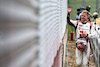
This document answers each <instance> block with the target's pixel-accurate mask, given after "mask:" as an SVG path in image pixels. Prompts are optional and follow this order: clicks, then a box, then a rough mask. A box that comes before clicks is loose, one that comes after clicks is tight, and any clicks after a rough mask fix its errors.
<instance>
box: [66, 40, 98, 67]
mask: <svg viewBox="0 0 100 67" xmlns="http://www.w3.org/2000/svg"><path fill="white" fill-rule="evenodd" d="M75 48H76V47H75V41H68V42H67V51H66V62H65V63H66V67H77V65H76V61H75ZM89 67H96V66H95V63H94V59H93V57H90V59H89Z"/></svg>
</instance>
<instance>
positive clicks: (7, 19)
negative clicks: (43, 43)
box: [0, 0, 39, 67]
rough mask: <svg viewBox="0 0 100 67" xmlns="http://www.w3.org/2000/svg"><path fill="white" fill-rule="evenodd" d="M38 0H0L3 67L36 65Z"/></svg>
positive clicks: (0, 46) (0, 42)
mask: <svg viewBox="0 0 100 67" xmlns="http://www.w3.org/2000/svg"><path fill="white" fill-rule="evenodd" d="M35 2H38V1H37V0H0V67H37V65H38V62H37V60H38V52H39V49H38V47H39V46H38V45H39V44H38V43H39V40H38V39H39V36H38V20H37V16H38V15H37V14H36V13H35V12H37V11H38V6H34V5H36V3H35ZM33 3H35V4H33ZM34 62H35V63H34Z"/></svg>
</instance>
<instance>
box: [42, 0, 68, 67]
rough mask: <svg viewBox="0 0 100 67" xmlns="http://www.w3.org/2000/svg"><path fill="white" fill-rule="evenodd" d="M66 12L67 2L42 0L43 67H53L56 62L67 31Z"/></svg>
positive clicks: (62, 0)
mask: <svg viewBox="0 0 100 67" xmlns="http://www.w3.org/2000/svg"><path fill="white" fill-rule="evenodd" d="M66 11H67V0H40V22H41V23H40V29H41V30H40V36H41V39H40V44H41V47H40V51H41V52H40V59H41V62H40V65H41V67H51V65H52V64H53V62H54V57H55V56H56V54H57V50H58V49H59V46H60V43H61V42H62V38H63V35H64V32H65V29H66V28H65V26H66V15H67V12H66ZM43 63H45V64H43Z"/></svg>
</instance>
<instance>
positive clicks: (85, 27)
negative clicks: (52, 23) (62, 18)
mask: <svg viewBox="0 0 100 67" xmlns="http://www.w3.org/2000/svg"><path fill="white" fill-rule="evenodd" d="M67 21H68V23H69V24H70V25H72V26H74V27H76V38H77V40H76V42H77V41H78V40H81V41H82V40H83V41H86V42H87V44H86V46H87V47H86V50H84V51H80V50H79V49H78V48H77V47H76V63H77V66H78V67H82V66H81V65H82V64H83V65H84V67H88V60H89V56H90V43H89V39H90V38H94V37H96V33H95V32H94V31H95V30H94V27H93V24H92V23H91V22H89V21H86V23H85V24H83V23H82V22H81V21H73V20H70V16H69V15H68V16H67ZM83 32H86V33H87V34H88V36H87V37H86V38H83V37H82V33H83Z"/></svg>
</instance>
